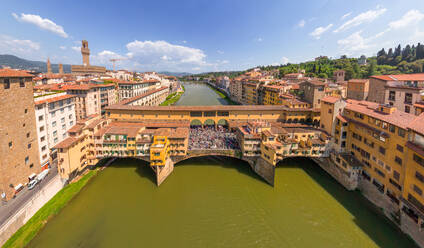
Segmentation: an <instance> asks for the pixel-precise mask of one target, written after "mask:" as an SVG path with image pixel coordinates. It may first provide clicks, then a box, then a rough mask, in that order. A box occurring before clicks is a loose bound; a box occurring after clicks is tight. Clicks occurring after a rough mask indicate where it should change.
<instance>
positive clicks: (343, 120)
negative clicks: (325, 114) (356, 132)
mask: <svg viewBox="0 0 424 248" xmlns="http://www.w3.org/2000/svg"><path fill="white" fill-rule="evenodd" d="M336 118H337V119H339V120H340V121H341V122H347V120H346V118H344V117H343V115H340V114H339V115H337V117H336Z"/></svg>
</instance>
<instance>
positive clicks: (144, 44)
mask: <svg viewBox="0 0 424 248" xmlns="http://www.w3.org/2000/svg"><path fill="white" fill-rule="evenodd" d="M126 47H127V49H128V51H129V52H128V57H130V58H136V59H141V60H147V61H150V62H153V63H157V62H159V61H160V60H162V59H161V58H162V57H163V56H164V55H165V56H166V57H169V58H172V60H175V61H176V62H177V63H191V64H205V61H204V59H205V58H206V55H205V53H204V52H203V51H202V50H200V49H196V48H191V47H186V46H180V45H173V44H170V43H168V42H166V41H138V40H135V41H133V42H130V43H128V44H127V46H126Z"/></svg>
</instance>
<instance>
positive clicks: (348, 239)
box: [31, 157, 413, 248]
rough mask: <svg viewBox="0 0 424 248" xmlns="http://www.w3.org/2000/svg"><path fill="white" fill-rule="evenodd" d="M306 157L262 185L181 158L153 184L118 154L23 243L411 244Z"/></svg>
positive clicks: (218, 164) (245, 172)
mask: <svg viewBox="0 0 424 248" xmlns="http://www.w3.org/2000/svg"><path fill="white" fill-rule="evenodd" d="M371 209H372V208H371V207H370V206H368V204H367V203H366V201H365V200H364V199H363V198H362V197H361V196H360V195H359V194H358V193H356V192H348V191H346V190H344V188H342V187H341V186H340V185H339V184H337V183H336V182H335V181H334V180H333V179H332V178H330V177H329V176H328V175H327V174H326V173H324V172H323V171H322V170H321V169H320V168H319V167H317V165H316V164H314V163H313V162H312V161H310V160H287V161H285V162H284V163H283V164H281V165H280V166H279V167H278V168H277V169H276V185H275V187H274V188H273V187H271V186H269V185H267V184H266V183H264V182H263V181H262V180H261V179H260V178H259V177H258V176H256V174H254V173H253V172H252V171H251V169H250V167H249V166H248V164H246V163H245V162H242V161H240V160H236V159H229V158H222V157H208V158H197V159H190V160H186V161H183V162H181V163H180V164H178V165H177V166H176V167H175V170H174V172H173V174H172V175H171V176H170V177H169V178H168V179H167V180H166V181H165V182H164V183H163V184H162V185H161V186H160V187H156V186H155V184H154V176H153V172H152V170H151V169H150V168H149V167H148V166H147V164H145V163H144V162H142V161H139V160H118V161H116V162H115V163H114V164H113V165H112V166H111V167H110V168H108V169H106V170H104V171H102V172H101V173H100V174H99V175H98V176H97V177H96V178H94V179H93V180H92V181H91V182H90V183H89V184H88V185H87V187H85V188H84V189H83V191H82V192H81V193H80V194H79V195H78V196H77V197H76V198H75V199H74V200H73V201H72V202H71V203H70V204H69V205H68V206H67V207H66V208H65V209H64V210H63V211H62V212H61V213H60V215H59V216H57V217H56V218H54V219H53V220H52V221H51V222H50V223H49V224H48V225H47V226H46V228H45V229H43V230H42V232H41V233H40V234H39V235H38V236H37V237H36V239H35V240H33V242H32V243H31V247H140V246H143V247H393V248H398V247H413V243H412V242H410V241H409V240H408V239H407V238H406V237H405V236H404V235H403V234H401V233H400V232H398V231H397V230H396V229H395V228H394V227H392V225H390V224H389V223H388V222H387V221H386V220H385V219H383V218H382V217H380V216H378V215H376V214H375V213H374V211H372V210H371Z"/></svg>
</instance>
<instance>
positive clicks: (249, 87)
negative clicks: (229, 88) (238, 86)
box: [242, 81, 260, 105]
mask: <svg viewBox="0 0 424 248" xmlns="http://www.w3.org/2000/svg"><path fill="white" fill-rule="evenodd" d="M259 85H260V84H259V82H258V81H249V82H245V83H243V85H242V87H243V88H242V103H243V104H245V105H256V104H258V99H259V94H258V88H259Z"/></svg>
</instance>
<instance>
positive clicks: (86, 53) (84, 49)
mask: <svg viewBox="0 0 424 248" xmlns="http://www.w3.org/2000/svg"><path fill="white" fill-rule="evenodd" d="M81 54H82V64H83V65H85V66H89V65H90V49H88V41H86V40H83V41H82V45H81Z"/></svg>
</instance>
